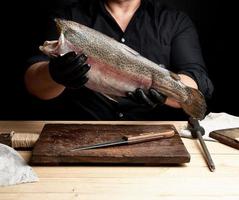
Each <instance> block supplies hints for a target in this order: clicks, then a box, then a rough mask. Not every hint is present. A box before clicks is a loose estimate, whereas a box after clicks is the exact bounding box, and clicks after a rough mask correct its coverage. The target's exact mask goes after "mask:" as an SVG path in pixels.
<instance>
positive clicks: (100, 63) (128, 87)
mask: <svg viewBox="0 0 239 200" xmlns="http://www.w3.org/2000/svg"><path fill="white" fill-rule="evenodd" d="M55 21H56V24H57V27H58V30H59V32H60V37H59V40H58V41H46V42H45V43H44V44H43V46H40V50H41V51H43V52H44V53H45V54H46V55H48V56H57V55H62V54H65V53H67V52H69V51H75V52H76V53H78V54H81V53H84V54H85V55H87V56H88V60H87V63H89V64H90V65H91V66H92V67H91V69H90V71H89V72H88V73H87V76H88V78H89V81H88V82H87V83H86V85H85V86H86V87H88V88H89V89H92V90H94V91H97V92H100V93H102V94H104V95H106V96H110V97H119V96H125V95H126V92H129V91H135V89H136V88H142V89H143V90H145V92H147V90H148V89H149V88H154V89H156V90H158V91H159V92H161V93H162V94H164V95H166V96H168V97H171V98H173V99H175V100H176V101H177V102H179V104H180V105H181V107H182V108H183V110H184V111H185V112H186V113H187V114H188V115H190V116H191V117H194V118H196V119H203V118H204V116H205V112H206V107H207V106H206V101H205V98H204V96H203V94H202V93H201V92H200V91H199V90H196V89H194V88H190V87H188V86H186V85H184V84H183V83H182V82H181V81H180V77H179V76H178V75H177V74H175V73H173V72H171V71H169V70H167V69H165V68H164V67H163V65H158V64H156V63H154V62H152V61H150V60H148V59H146V58H144V57H143V56H141V55H140V54H139V53H138V52H136V51H135V50H133V49H131V48H130V47H128V46H126V45H125V44H122V43H120V42H117V41H116V40H114V39H113V38H110V37H108V36H106V35H104V34H102V33H100V32H98V31H96V30H94V29H91V28H89V27H87V26H84V25H82V24H79V23H76V22H73V21H68V20H64V19H58V18H57V19H55Z"/></svg>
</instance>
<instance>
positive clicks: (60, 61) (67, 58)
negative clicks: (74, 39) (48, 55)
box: [52, 51, 76, 66]
mask: <svg viewBox="0 0 239 200" xmlns="http://www.w3.org/2000/svg"><path fill="white" fill-rule="evenodd" d="M75 58H76V53H75V52H74V51H71V52H68V53H66V54H64V55H63V56H58V57H54V58H52V62H54V64H55V65H56V66H65V65H66V64H68V63H71V62H72V61H73V60H74V59H75Z"/></svg>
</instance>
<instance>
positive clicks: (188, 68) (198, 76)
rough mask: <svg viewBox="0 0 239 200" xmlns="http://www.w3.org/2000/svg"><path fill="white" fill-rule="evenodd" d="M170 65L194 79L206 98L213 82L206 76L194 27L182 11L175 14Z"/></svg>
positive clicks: (210, 91)
mask: <svg viewBox="0 0 239 200" xmlns="http://www.w3.org/2000/svg"><path fill="white" fill-rule="evenodd" d="M171 66H172V67H174V68H175V69H176V72H177V73H179V74H185V75H188V76H189V77H191V78H192V79H194V80H195V81H196V83H197V85H198V88H199V90H200V91H201V92H202V93H203V94H204V96H205V97H206V98H207V99H210V98H211V96H212V92H213V89H214V88H213V84H212V82H211V80H210V79H209V77H208V71H207V68H206V66H205V63H204V60H203V57H202V52H201V47H200V43H199V38H198V34H197V31H196V28H195V26H194V24H193V22H192V21H191V19H190V18H189V17H188V16H187V15H185V14H184V13H180V14H178V16H177V20H176V25H175V31H174V36H173V38H172V43H171Z"/></svg>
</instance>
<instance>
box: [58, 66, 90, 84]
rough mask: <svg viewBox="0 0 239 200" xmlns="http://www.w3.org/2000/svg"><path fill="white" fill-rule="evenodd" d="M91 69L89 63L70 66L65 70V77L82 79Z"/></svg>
mask: <svg viewBox="0 0 239 200" xmlns="http://www.w3.org/2000/svg"><path fill="white" fill-rule="evenodd" d="M89 70H90V65H89V64H84V65H83V66H73V67H72V68H71V67H69V68H68V69H66V70H65V72H64V76H63V77H62V78H64V77H67V79H68V80H76V79H77V80H80V79H81V78H82V77H83V76H85V74H86V73H87V72H88V71H89Z"/></svg>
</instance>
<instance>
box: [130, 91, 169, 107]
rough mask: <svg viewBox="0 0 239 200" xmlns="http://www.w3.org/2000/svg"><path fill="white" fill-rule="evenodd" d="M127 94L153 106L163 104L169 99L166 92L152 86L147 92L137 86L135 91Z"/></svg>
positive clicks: (134, 99)
mask: <svg viewBox="0 0 239 200" xmlns="http://www.w3.org/2000/svg"><path fill="white" fill-rule="evenodd" d="M126 96H127V97H128V98H130V99H131V100H132V101H134V102H136V103H138V104H141V105H146V106H149V107H151V108H154V107H156V106H157V105H163V104H164V103H165V101H166V99H167V97H166V96H165V95H164V94H162V93H160V92H158V91H156V90H155V89H153V88H150V89H149V90H148V93H147V94H146V93H145V92H144V91H143V90H142V89H141V88H137V89H136V90H135V91H134V92H127V94H126Z"/></svg>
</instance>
